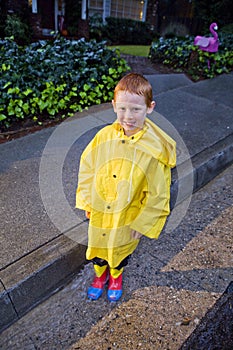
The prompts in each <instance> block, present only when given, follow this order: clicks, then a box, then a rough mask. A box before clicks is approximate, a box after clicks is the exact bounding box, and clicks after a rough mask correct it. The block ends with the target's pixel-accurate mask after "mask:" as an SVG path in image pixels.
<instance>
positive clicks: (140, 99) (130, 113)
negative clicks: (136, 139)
mask: <svg viewBox="0 0 233 350" xmlns="http://www.w3.org/2000/svg"><path fill="white" fill-rule="evenodd" d="M112 104H113V109H114V112H115V113H116V114H117V120H118V122H119V124H120V125H121V126H122V127H123V129H124V132H125V135H127V136H131V135H134V134H136V133H137V132H138V131H139V130H141V129H142V128H143V126H144V122H145V118H146V115H147V114H150V113H152V111H153V109H154V107H155V102H154V101H152V102H151V106H150V107H147V105H146V101H145V97H144V96H141V95H137V94H131V93H129V92H127V91H118V93H117V95H116V100H115V101H112Z"/></svg>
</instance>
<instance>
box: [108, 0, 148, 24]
mask: <svg viewBox="0 0 233 350" xmlns="http://www.w3.org/2000/svg"><path fill="white" fill-rule="evenodd" d="M144 6H145V1H142V0H128V1H126V0H112V1H111V16H112V17H124V18H131V19H134V20H138V21H139V20H140V21H142V20H144V17H145V16H144Z"/></svg>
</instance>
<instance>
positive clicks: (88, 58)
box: [0, 38, 129, 130]
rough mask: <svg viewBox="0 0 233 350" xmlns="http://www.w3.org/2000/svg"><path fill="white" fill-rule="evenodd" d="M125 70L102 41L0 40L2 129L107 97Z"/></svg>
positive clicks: (63, 113)
mask: <svg viewBox="0 0 233 350" xmlns="http://www.w3.org/2000/svg"><path fill="white" fill-rule="evenodd" d="M128 69H129V67H128V66H127V64H126V61H125V60H123V59H121V58H120V54H119V52H118V51H117V50H110V49H108V48H107V47H106V45H105V43H104V42H101V43H96V42H95V41H90V42H86V41H85V40H84V39H81V40H76V41H70V40H66V39H64V38H57V39H55V40H54V42H49V41H42V40H41V41H39V42H36V43H32V44H31V45H29V46H27V47H24V48H23V47H19V46H18V45H17V44H16V43H15V42H14V41H13V40H9V39H7V40H2V41H0V91H1V94H0V128H1V129H2V130H4V129H5V128H7V127H10V126H12V125H13V124H15V123H18V122H19V121H20V120H22V119H25V118H27V119H31V120H34V121H37V122H39V123H42V122H43V120H45V119H48V118H52V119H53V118H55V116H56V117H57V116H61V117H64V116H66V115H68V116H69V115H72V114H73V113H74V112H76V111H81V110H83V109H84V108H87V107H88V106H90V105H93V104H99V103H101V102H106V101H110V100H111V99H112V97H113V89H114V86H115V84H116V82H117V81H118V80H119V79H120V78H121V76H122V75H123V74H124V73H125V72H126V71H127V70H128Z"/></svg>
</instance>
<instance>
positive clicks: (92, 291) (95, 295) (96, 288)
mask: <svg viewBox="0 0 233 350" xmlns="http://www.w3.org/2000/svg"><path fill="white" fill-rule="evenodd" d="M93 263H94V270H95V275H96V276H95V278H94V280H93V282H92V284H91V286H90V287H89V288H88V291H87V296H88V298H89V299H92V300H97V299H99V298H100V297H101V295H102V293H103V289H104V287H105V284H106V283H107V281H108V275H109V270H108V264H107V262H106V261H103V260H101V261H98V259H94V260H93Z"/></svg>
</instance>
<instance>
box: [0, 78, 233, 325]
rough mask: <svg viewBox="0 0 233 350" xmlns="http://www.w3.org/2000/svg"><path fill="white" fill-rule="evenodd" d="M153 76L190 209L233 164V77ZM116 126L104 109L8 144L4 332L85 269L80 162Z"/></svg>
mask: <svg viewBox="0 0 233 350" xmlns="http://www.w3.org/2000/svg"><path fill="white" fill-rule="evenodd" d="M147 77H148V79H149V80H150V81H151V83H152V86H153V89H154V94H155V99H156V102H157V107H156V110H155V112H154V113H153V115H152V117H151V119H152V120H154V121H155V122H156V123H157V124H158V125H159V126H161V127H162V128H163V129H164V130H165V131H167V132H168V133H169V134H170V135H171V136H172V137H173V138H175V139H176V141H177V145H178V167H177V169H176V171H174V173H173V184H172V205H173V206H177V204H178V202H180V201H182V200H184V199H185V201H184V203H185V205H186V206H187V207H188V203H189V201H190V195H191V192H192V187H193V189H194V190H198V189H199V188H200V187H202V186H203V185H204V184H206V183H207V182H209V181H210V180H211V179H212V178H214V177H215V176H216V175H217V174H219V173H220V172H221V171H222V170H223V169H224V168H225V167H227V166H228V165H230V164H231V163H232V160H233V74H228V75H222V76H219V77H217V78H215V79H212V80H208V81H202V82H199V83H193V82H191V81H190V80H188V79H187V78H186V77H185V76H184V75H183V74H179V75H177V74H174V75H173V74H172V75H171V74H170V75H150V76H147ZM114 119H115V115H114V113H113V111H112V108H111V105H110V104H105V105H101V106H96V107H92V108H90V110H89V111H87V112H83V113H80V114H77V115H76V116H75V117H74V118H72V119H70V120H69V121H66V122H64V123H63V124H61V125H60V126H58V127H56V128H55V127H54V128H49V129H45V130H42V131H39V132H37V133H35V134H32V135H28V136H26V137H23V138H21V139H17V140H14V141H11V142H9V143H5V144H2V145H0V157H1V163H0V169H1V183H0V191H1V201H2V203H1V209H2V213H1V214H2V215H1V218H2V220H1V222H0V229H1V252H2V254H1V259H0V329H1V330H3V329H4V328H6V327H7V326H9V325H10V324H11V323H12V322H14V321H16V320H17V319H18V318H19V317H21V316H22V315H23V314H25V313H26V312H27V311H28V310H29V309H31V308H32V307H34V306H35V305H36V304H37V303H39V302H41V301H42V300H43V299H44V298H46V297H48V295H50V294H51V293H53V292H54V291H55V290H56V289H57V288H59V287H60V286H62V285H64V283H65V282H66V281H67V279H69V278H71V277H72V276H73V274H74V273H75V272H77V271H78V269H79V268H80V267H81V266H82V264H83V263H84V262H85V248H86V246H85V242H86V233H87V222H86V221H85V218H84V215H83V213H82V212H80V211H75V210H74V209H73V208H74V198H75V189H76V182H77V173H78V163H79V157H80V155H81V153H82V150H83V148H84V147H85V145H86V144H87V143H88V142H89V141H90V139H91V138H92V136H93V135H94V134H95V133H96V131H97V130H98V129H99V128H101V127H102V126H103V125H106V124H107V123H111V122H112V121H113V120H114ZM189 158H191V162H190V159H189ZM175 210H176V209H174V213H175ZM178 224H179V223H175V222H173V221H172V220H171V221H170V226H171V227H174V225H178Z"/></svg>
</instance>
